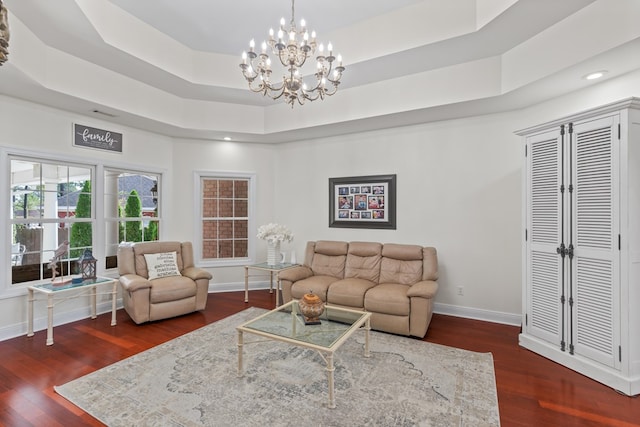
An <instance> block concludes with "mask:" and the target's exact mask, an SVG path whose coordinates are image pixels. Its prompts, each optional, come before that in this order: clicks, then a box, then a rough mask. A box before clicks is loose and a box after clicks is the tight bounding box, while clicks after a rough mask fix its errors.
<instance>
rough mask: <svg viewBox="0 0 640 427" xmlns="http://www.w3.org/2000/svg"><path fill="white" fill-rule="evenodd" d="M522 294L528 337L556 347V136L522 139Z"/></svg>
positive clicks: (559, 316)
mask: <svg viewBox="0 0 640 427" xmlns="http://www.w3.org/2000/svg"><path fill="white" fill-rule="evenodd" d="M526 143H527V151H528V154H527V162H526V164H527V187H528V189H527V211H526V215H527V220H526V221H527V230H528V238H527V243H526V252H527V254H526V255H527V256H526V263H527V265H526V267H525V268H526V274H527V278H526V282H527V283H526V290H525V292H527V298H526V301H527V307H526V315H527V321H526V325H525V328H526V330H527V332H528V333H529V334H530V335H532V336H535V337H537V338H540V339H543V340H545V341H547V342H550V343H552V344H553V345H557V346H558V347H560V346H561V343H562V336H563V334H562V332H563V313H562V306H561V303H560V299H561V295H562V284H563V271H562V260H561V257H560V256H559V255H558V253H557V248H558V247H559V245H560V243H561V241H562V230H563V227H562V206H563V205H562V198H561V193H560V185H561V183H562V176H561V172H562V169H563V168H562V162H563V157H562V152H561V147H562V144H561V138H560V132H559V130H558V131H552V132H547V133H543V134H539V135H534V136H531V137H528V138H527V142H526Z"/></svg>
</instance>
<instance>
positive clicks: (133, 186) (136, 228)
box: [104, 168, 161, 268]
mask: <svg viewBox="0 0 640 427" xmlns="http://www.w3.org/2000/svg"><path fill="white" fill-rule="evenodd" d="M159 185H160V175H159V174H154V173H148V172H140V171H131V170H122V169H114V168H105V170H104V209H105V254H106V267H107V268H115V267H117V252H118V245H119V244H120V243H121V242H150V241H155V240H158V239H159V235H160V221H161V219H160V216H159V208H158V207H159V206H160V196H159V194H160V191H159Z"/></svg>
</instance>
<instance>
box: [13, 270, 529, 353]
mask: <svg viewBox="0 0 640 427" xmlns="http://www.w3.org/2000/svg"><path fill="white" fill-rule="evenodd" d="M274 287H275V284H274ZM258 289H269V282H268V281H254V282H250V283H249V291H252V290H258ZM219 292H244V281H242V282H230V283H211V284H209V293H219ZM249 298H251V294H249ZM121 308H122V300H121V299H118V301H117V309H121ZM110 311H111V301H104V302H100V303H99V304H98V306H97V313H98V314H103V313H108V312H110ZM434 313H438V314H445V315H449V316H456V317H464V318H468V319H476V320H483V321H486V322H493V323H502V324H506V325H514V326H520V324H521V315H520V314H513V313H503V312H499V311H491V310H484V309H479V308H473V307H462V306H457V305H450V304H442V303H438V302H436V303H435V304H434ZM46 315H47V313H46V311H43V312H41V313H36V316H37V317H35V319H34V322H33V330H34V331H36V332H37V331H42V330H45V329H46V328H47V317H46ZM90 316H91V311H90V307H89V306H88V305H87V306H86V307H80V308H77V309H73V310H69V311H64V312H60V313H58V312H56V313H54V317H53V321H54V326H58V325H64V324H66V323H71V322H75V321H78V320H82V319H87V318H89V317H90ZM26 334H27V322H26V320H25V321H23V322H20V323H15V324H13V325H8V326H3V327H0V341H4V340H8V339H11V338H15V337H19V336H25V335H26ZM54 336H55V331H54Z"/></svg>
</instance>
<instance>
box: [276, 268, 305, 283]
mask: <svg viewBox="0 0 640 427" xmlns="http://www.w3.org/2000/svg"><path fill="white" fill-rule="evenodd" d="M311 276H313V271H312V270H311V268H309V267H307V266H306V265H300V266H298V267H293V268H289V269H287V270H283V271H281V272H280V273H278V278H279V279H280V280H288V281H290V282H292V283H293V282H297V281H298V280H302V279H306V278H307V277H311Z"/></svg>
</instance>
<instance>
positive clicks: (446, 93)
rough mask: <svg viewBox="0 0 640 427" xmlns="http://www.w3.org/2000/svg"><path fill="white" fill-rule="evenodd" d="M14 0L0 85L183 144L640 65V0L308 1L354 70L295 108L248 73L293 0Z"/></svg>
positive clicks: (504, 97) (364, 124) (285, 134)
mask: <svg viewBox="0 0 640 427" xmlns="http://www.w3.org/2000/svg"><path fill="white" fill-rule="evenodd" d="M4 3H5V5H6V6H7V7H8V9H9V26H10V29H11V40H10V46H9V51H10V55H9V62H7V63H6V64H5V65H4V66H2V67H0V93H2V94H6V95H9V96H13V97H18V98H22V99H26V100H29V101H35V102H38V103H41V104H45V105H50V106H53V107H56V108H61V109H64V110H69V111H72V112H76V113H80V114H84V115H88V116H94V117H96V118H99V119H101V120H107V121H109V122H113V123H116V124H123V125H130V126H135V127H139V128H142V129H147V130H151V131H155V132H159V133H163V134H167V135H171V136H176V137H190V138H205V139H214V140H219V139H222V138H223V137H224V136H231V137H232V138H233V139H234V140H239V141H253V142H281V141H292V140H297V139H303V138H314V137H320V136H328V135H338V134H342V133H349V132H357V131H363V130H368V129H377V128H383V127H390V126H399V125H407V124H413V123H420V122H426V121H432V120H442V119H449V118H455V117H464V116H470V115H478V114H486V113H491V112H498V111H507V110H511V109H514V108H521V107H524V106H527V105H531V104H534V103H537V102H541V101H544V100H545V99H549V98H552V97H555V96H559V95H562V94H564V93H567V92H570V91H573V90H577V89H580V88H582V87H584V86H586V85H588V84H594V83H591V82H586V81H585V80H583V79H581V77H582V76H583V75H585V74H587V73H589V72H591V71H595V70H598V69H605V70H607V71H608V72H607V74H606V75H605V79H611V78H615V77H617V76H620V75H622V74H625V73H628V72H631V71H635V70H637V69H640V55H638V53H639V52H640V26H639V25H638V24H637V22H638V21H639V20H640V2H639V1H637V0H615V1H611V0H562V1H557V0H394V1H389V0H348V1H344V0H343V1H339V0H324V1H322V2H315V1H311V0H304V1H302V0H298V2H297V3H296V5H295V18H296V21H299V19H300V18H304V19H305V20H306V21H307V25H308V27H309V28H310V29H315V30H316V32H317V33H318V40H319V41H322V42H324V43H325V44H326V43H327V42H329V41H331V42H332V43H333V45H334V50H335V51H336V52H339V53H341V54H342V56H343V58H344V63H345V66H346V71H345V73H344V78H343V83H342V85H341V86H340V90H339V91H338V93H337V94H336V95H335V96H333V97H331V98H328V99H326V100H325V101H316V102H314V103H311V104H306V105H304V106H296V107H295V108H294V109H293V110H291V109H290V108H289V107H288V106H286V105H284V104H283V102H282V101H272V100H270V99H268V98H264V97H262V96H261V95H258V94H254V93H251V92H250V91H249V90H248V89H247V87H246V82H245V81H244V79H243V78H242V76H241V73H240V68H239V66H238V64H239V63H240V54H241V52H242V51H243V50H244V49H246V47H247V46H248V41H249V40H250V39H252V38H255V39H256V42H257V43H258V44H259V43H260V42H261V41H262V39H264V38H265V37H266V36H267V34H268V30H269V28H270V27H276V26H277V25H278V22H279V20H280V17H285V19H286V20H287V21H289V20H290V17H291V3H290V1H289V0H271V1H268V2H267V1H264V0H236V1H233V2H232V1H212V0H181V1H175V0H174V1H170V0H56V1H51V0H5V1H4ZM93 111H98V113H94V112H93ZM104 113H106V114H108V115H105V114H104Z"/></svg>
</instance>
